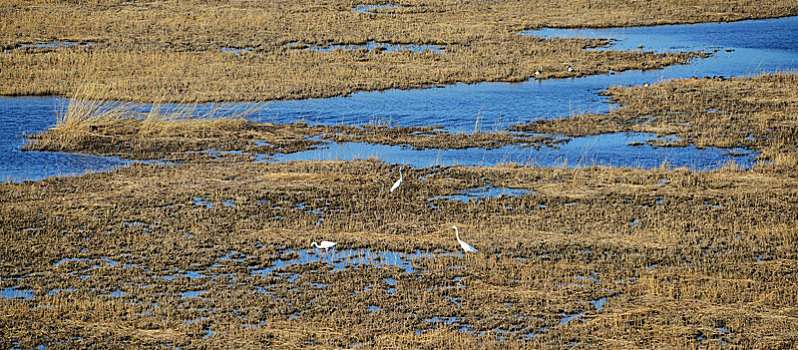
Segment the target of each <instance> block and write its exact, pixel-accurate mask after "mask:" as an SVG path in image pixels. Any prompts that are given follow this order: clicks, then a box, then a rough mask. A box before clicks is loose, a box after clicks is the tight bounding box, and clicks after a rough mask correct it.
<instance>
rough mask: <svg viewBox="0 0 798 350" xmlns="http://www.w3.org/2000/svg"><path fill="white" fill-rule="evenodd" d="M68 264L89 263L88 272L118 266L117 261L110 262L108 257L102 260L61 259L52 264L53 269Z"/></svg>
mask: <svg viewBox="0 0 798 350" xmlns="http://www.w3.org/2000/svg"><path fill="white" fill-rule="evenodd" d="M69 262H90V263H92V265H91V266H89V268H88V269H89V270H93V269H98V268H100V267H103V265H105V266H108V267H114V266H117V265H119V261H116V260H111V258H110V257H103V258H97V259H92V258H63V259H61V260H58V261H56V262H55V263H53V267H58V266H60V265H62V264H66V263H69Z"/></svg>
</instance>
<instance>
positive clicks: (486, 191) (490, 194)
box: [431, 186, 535, 203]
mask: <svg viewBox="0 0 798 350" xmlns="http://www.w3.org/2000/svg"><path fill="white" fill-rule="evenodd" d="M531 193H535V191H532V190H525V189H516V188H509V187H493V186H483V187H477V188H472V189H468V190H465V191H462V192H461V194H453V195H447V196H435V197H432V198H431V199H433V200H434V199H440V198H443V199H447V200H450V201H454V200H458V201H461V202H463V203H467V202H468V201H469V200H471V199H473V198H499V197H504V196H509V197H523V196H525V195H527V194H531ZM477 203H482V199H478V200H477Z"/></svg>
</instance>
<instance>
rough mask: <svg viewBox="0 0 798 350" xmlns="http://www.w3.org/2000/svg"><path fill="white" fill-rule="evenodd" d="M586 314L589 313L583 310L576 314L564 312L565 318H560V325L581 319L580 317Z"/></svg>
mask: <svg viewBox="0 0 798 350" xmlns="http://www.w3.org/2000/svg"><path fill="white" fill-rule="evenodd" d="M586 314H587V312H585V311H582V312H579V313H575V314H570V315H568V314H562V315H563V318H562V319H561V320H560V326H562V325H564V324H567V323H568V322H571V321H573V320H579V319H580V317H582V316H584V315H586Z"/></svg>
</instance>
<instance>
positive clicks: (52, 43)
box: [17, 41, 97, 49]
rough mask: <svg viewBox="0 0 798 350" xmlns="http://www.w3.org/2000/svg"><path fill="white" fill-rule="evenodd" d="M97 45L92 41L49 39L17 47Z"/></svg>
mask: <svg viewBox="0 0 798 350" xmlns="http://www.w3.org/2000/svg"><path fill="white" fill-rule="evenodd" d="M94 45H97V43H95V42H91V41H49V42H44V43H28V44H20V45H19V46H17V48H20V49H24V48H29V47H31V48H57V47H77V46H81V47H89V46H94Z"/></svg>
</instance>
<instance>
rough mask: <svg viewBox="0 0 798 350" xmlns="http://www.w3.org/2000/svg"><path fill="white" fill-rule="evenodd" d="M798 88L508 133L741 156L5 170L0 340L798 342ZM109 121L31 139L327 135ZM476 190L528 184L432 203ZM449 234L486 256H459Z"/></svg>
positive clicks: (669, 95)
mask: <svg viewBox="0 0 798 350" xmlns="http://www.w3.org/2000/svg"><path fill="white" fill-rule="evenodd" d="M796 84H798V79H796V77H795V75H794V74H790V73H776V74H767V75H763V76H758V77H753V78H739V79H732V80H724V81H720V80H711V79H698V80H693V79H687V80H677V81H672V82H663V83H660V84H655V85H653V86H650V87H637V88H617V89H616V88H613V89H611V90H610V93H611V94H612V96H613V98H615V99H616V100H617V101H618V102H620V103H621V108H620V109H619V110H617V111H614V112H612V113H610V114H608V115H606V116H602V115H585V116H577V117H574V118H569V119H564V120H559V121H556V122H546V123H542V124H529V125H525V126H518V128H529V129H530V130H531V131H546V132H552V133H565V134H568V135H578V134H585V133H588V132H587V131H585V130H595V129H594V128H598V127H603V128H605V129H602V130H599V131H597V132H611V131H616V129H612V128H610V127H609V126H607V125H610V124H612V125H616V124H617V125H620V126H619V127H618V128H620V130H627V129H629V130H639V131H646V132H659V133H662V134H676V135H678V136H679V137H681V138H682V139H684V140H686V141H685V142H691V143H695V144H697V145H703V146H707V145H714V146H721V147H726V146H742V147H745V148H748V149H753V150H757V151H759V152H760V154H761V158H760V159H759V162H758V163H757V164H755V165H754V166H753V167H752V168H751V169H741V168H739V167H737V166H736V165H734V164H728V165H726V166H724V167H722V168H721V169H718V170H714V171H709V172H691V171H688V170H687V169H670V168H669V167H667V166H663V167H662V168H660V169H654V170H640V169H623V168H606V167H587V168H576V169H552V168H533V167H518V166H515V165H512V164H508V165H505V166H497V167H492V168H481V167H433V168H425V169H407V168H406V169H405V184H403V185H402V187H401V188H400V190H399V192H397V193H393V194H390V193H388V187H389V186H390V184H392V183H393V181H394V180H395V179H396V178H397V175H398V166H396V165H391V164H386V163H383V162H380V161H379V160H364V161H352V162H293V163H285V164H267V163H257V162H251V161H249V160H247V159H246V157H242V158H241V159H232V160H231V159H226V160H224V161H219V162H207V161H205V160H204V159H194V158H191V157H186V158H185V159H184V160H183V161H182V162H180V163H179V164H176V165H172V166H167V165H142V164H139V165H133V166H129V167H125V168H121V169H119V170H116V171H113V172H106V173H96V174H89V175H84V176H79V177H70V178H50V179H46V180H43V181H37V182H26V183H19V184H3V185H0V201H2V203H3V205H2V206H0V227H2V233H0V234H1V235H2V240H3V242H4V244H3V247H2V250H0V275H2V276H3V278H2V281H0V289H1V290H3V291H4V292H5V293H12V295H13V293H16V295H18V296H19V297H17V298H12V299H9V300H0V315H2V317H0V330H2V334H3V337H2V338H3V340H2V343H0V345H2V347H5V348H10V347H20V348H35V347H36V346H37V345H46V346H47V348H48V349H59V348H140V347H150V348H170V347H180V348H187V349H202V348H230V349H233V348H280V349H292V348H324V349H327V348H353V347H358V348H380V349H384V348H397V349H418V348H423V349H434V348H454V349H457V348H465V347H486V348H502V349H506V348H550V349H557V348H565V347H571V348H619V349H620V348H664V349H697V348H740V349H788V348H790V347H792V346H793V345H794V344H795V343H796V342H798V308H796V305H798V288H796V287H798V286H797V285H796V284H797V283H796V281H798V276H796V272H795V271H798V255H797V254H798V253H797V252H796V248H795V247H796V246H798V225H796V223H797V222H798V191H796V186H798V177H796V175H797V174H798V161H796V160H798V157H797V156H796V155H797V154H798V153H796V149H795V148H796V144H798V139H797V137H798V132H796V130H798V124H796V123H795V118H796V113H795V103H794V101H795V100H796V98H798V89H796ZM637 106H647V108H646V109H644V110H641V109H636V108H635V107H637ZM74 110H80V109H78V108H75V109H74ZM633 111H636V112H633ZM715 111H722V112H715ZM107 115H109V116H110V117H109V118H108V119H109V120H110V121H103V120H101V119H92V118H90V117H89V118H86V117H85V115H84V118H83V119H82V120H88V122H84V123H75V124H70V123H69V122H68V121H69V120H70V118H69V117H68V116H69V115H66V116H65V118H64V119H63V121H62V123H61V125H60V126H59V127H56V128H55V129H53V130H52V131H51V132H48V133H45V134H43V135H40V136H38V137H36V138H34V139H33V143H32V145H31V147H33V148H37V149H48V147H63V149H69V150H71V151H81V152H99V153H115V152H116V153H119V154H124V153H126V151H125V149H124V148H120V147H119V146H117V147H114V146H107V147H108V148H107V150H105V151H104V150H98V149H93V148H91V147H93V146H91V145H95V144H97V142H95V141H92V142H85V143H81V142H80V140H83V139H84V138H87V139H92V140H95V139H96V138H99V137H105V138H109V139H114V138H117V139H116V140H125V142H122V143H113V142H109V143H108V145H115V144H117V145H124V147H127V148H128V149H146V148H147V147H150V146H148V144H149V143H148V142H147V141H146V140H147V139H148V137H140V136H137V135H139V134H141V133H144V134H147V135H160V136H159V137H163V139H162V140H161V141H159V144H167V145H168V144H172V142H170V141H169V140H178V141H175V143H179V144H185V143H187V142H188V141H190V137H187V136H186V135H189V134H192V135H196V134H200V135H210V136H208V137H205V136H202V137H200V136H197V137H196V139H198V140H199V141H197V142H196V143H193V144H192V145H194V146H195V147H196V148H192V149H191V151H198V150H202V149H204V148H205V147H217V146H218V145H219V144H221V143H232V144H235V145H244V146H243V147H244V148H246V147H247V146H246V145H248V143H247V142H250V141H251V140H253V139H259V138H263V139H264V140H266V141H270V140H272V139H274V140H289V141H290V140H295V141H296V140H303V139H304V136H307V135H319V134H323V133H324V132H328V131H325V130H314V131H312V132H306V130H307V129H302V128H305V127H306V126H299V125H290V126H275V125H265V124H252V123H249V122H245V121H243V120H240V119H236V118H228V119H224V120H221V121H213V122H211V121H207V120H172V121H168V122H165V121H163V118H158V117H152V116H150V118H149V119H147V118H145V117H144V116H138V117H137V118H129V117H118V116H115V115H114V114H113V113H111V114H107ZM643 117H645V120H641V118H643ZM76 118H77V117H76ZM73 120H74V119H73ZM86 123H94V124H96V125H102V127H98V128H97V129H96V130H93V131H92V130H90V129H89V128H88V126H87V125H86ZM103 123H107V124H103ZM181 123H182V124H181ZM724 126H725V127H724ZM307 128H309V127H307ZM198 130H201V132H198ZM275 130H279V132H278V131H275ZM363 130H367V128H363ZM380 130H381V131H380V132H377V133H375V135H378V136H379V135H380V134H382V133H394V132H396V133H399V135H398V137H397V139H399V140H402V139H403V138H402V136H401V133H402V129H401V128H400V129H398V131H397V130H394V129H393V128H390V127H384V128H382V129H380ZM364 134H366V135H368V133H364ZM213 135H216V136H213ZM750 135H753V137H749V136H750ZM441 136H442V138H441V140H447V139H446V137H445V135H441ZM214 137H216V138H214ZM375 138H378V137H377V136H375ZM202 139H206V140H205V141H207V142H208V143H203V142H205V141H203V140H202ZM219 139H223V140H224V141H219ZM407 139H410V138H407ZM59 140H60V141H59ZM208 140H210V141H208ZM236 140H239V141H236ZM236 142H241V143H236ZM400 142H401V141H400ZM441 142H444V141H441ZM286 144H290V142H286ZM47 145H50V146H47ZM53 145H55V146H53ZM86 145H89V146H88V147H87V146H86ZM194 146H192V147H194ZM81 147H83V148H81ZM186 151H187V149H182V148H176V149H175V150H173V152H177V153H186ZM160 154H162V153H158V152H153V153H152V155H156V156H157V157H155V158H162V157H161V156H160ZM145 158H146V157H145ZM485 186H490V187H495V188H512V189H524V190H527V191H529V192H527V193H526V194H524V195H522V196H513V195H504V196H500V197H495V198H473V199H471V200H468V201H467V202H461V201H457V200H450V199H447V198H446V197H441V196H447V195H456V194H460V193H462V192H463V191H466V190H469V189H474V188H481V187H485ZM450 225H458V226H459V227H461V229H462V233H461V234H462V238H463V239H464V240H465V241H467V242H469V243H471V244H472V245H474V246H475V247H476V248H477V249H479V253H478V254H470V255H468V256H465V257H460V256H457V255H453V254H452V253H453V252H455V251H456V250H457V249H459V247H458V245H457V242H456V241H455V238H454V232H453V230H451V229H449V228H448V226H450ZM322 239H326V240H332V241H335V242H337V243H338V245H337V246H336V249H335V250H334V251H331V252H330V254H329V255H325V256H323V257H322V258H321V259H319V258H315V259H309V258H304V256H306V255H307V256H309V257H314V256H317V255H315V254H324V253H323V251H322V252H319V253H313V252H312V251H310V252H308V248H309V247H310V242H311V241H319V240H322ZM384 251H389V252H394V253H395V254H397V255H390V254H389V255H386V253H383V252H384ZM402 254H415V255H413V256H412V258H411V257H407V256H405V255H402ZM297 259H298V260H297ZM303 259H306V260H303ZM307 259H309V260H307ZM292 261H293V262H292ZM408 261H410V262H409V263H408ZM341 267H343V268H341Z"/></svg>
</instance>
